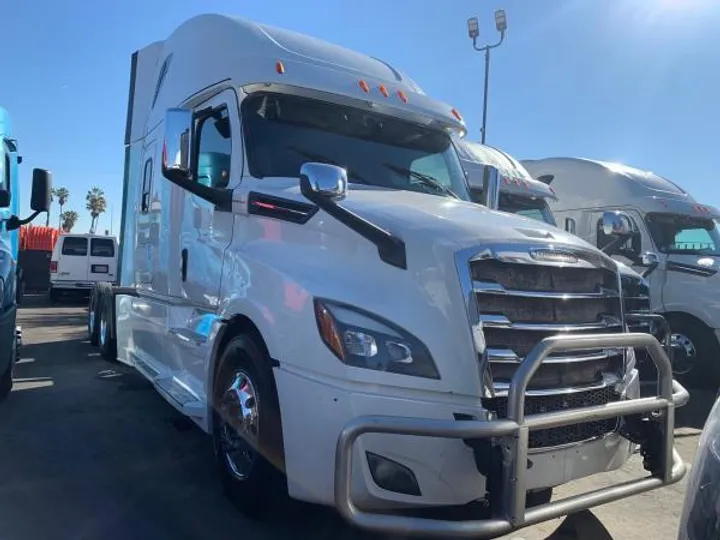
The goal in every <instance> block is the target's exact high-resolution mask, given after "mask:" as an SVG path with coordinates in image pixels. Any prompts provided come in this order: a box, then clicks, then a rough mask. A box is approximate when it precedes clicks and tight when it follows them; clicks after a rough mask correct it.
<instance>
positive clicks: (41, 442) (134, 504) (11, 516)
mask: <svg viewBox="0 0 720 540" xmlns="http://www.w3.org/2000/svg"><path fill="white" fill-rule="evenodd" d="M85 322H86V304H83V303H82V302H80V303H76V304H74V305H73V304H63V305H59V306H49V305H47V304H46V303H45V301H44V298H42V297H32V296H29V297H26V301H25V303H24V305H23V307H22V308H21V311H20V316H19V324H21V325H22V327H23V333H24V340H25V344H24V346H23V348H22V349H21V355H20V361H19V363H18V365H17V367H16V373H15V376H16V378H15V387H14V390H13V392H12V394H11V395H10V397H9V398H8V400H7V401H6V402H5V403H4V404H3V405H2V406H0V540H65V539H67V540H86V539H87V540H97V539H103V540H120V539H122V540H125V539H144V538H148V539H149V538H152V539H153V540H165V539H168V540H170V539H172V540H207V539H213V540H221V539H225V538H227V539H231V538H232V539H237V538H242V539H243V540H255V539H258V540H271V539H276V538H277V539H285V538H307V539H318V540H320V539H325V538H327V539H328V540H330V539H332V540H351V539H352V540H355V539H358V540H359V539H374V540H377V539H378V538H379V537H378V536H374V535H370V534H367V533H363V532H359V531H356V530H354V529H351V528H350V527H348V526H346V525H345V523H344V522H343V521H342V519H341V518H340V517H339V516H337V514H336V513H335V512H333V511H331V510H328V509H324V508H317V507H309V506H305V505H303V506H300V505H298V508H297V509H295V510H299V511H295V512H293V513H292V514H291V515H290V516H285V517H284V518H283V519H279V520H278V521H276V522H270V523H257V522H252V521H249V520H247V519H246V518H244V517H243V516H242V515H241V514H240V513H239V512H238V511H237V510H236V509H235V508H234V507H233V506H232V505H231V504H230V503H229V502H228V500H227V499H226V498H225V497H224V496H223V494H222V492H221V488H220V484H219V481H218V477H217V474H216V472H215V468H214V460H213V455H212V446H211V442H210V440H209V438H208V437H207V436H206V435H204V434H203V433H202V432H201V431H200V430H199V429H197V428H196V427H195V426H194V424H192V423H191V422H189V421H187V420H186V419H184V418H183V417H182V416H181V415H180V414H179V413H177V412H176V411H175V410H174V409H173V408H172V407H171V406H170V405H168V404H167V403H166V402H165V401H164V400H163V399H162V398H161V397H160V396H159V395H158V394H156V392H155V391H154V390H153V388H152V387H151V385H150V384H149V383H147V382H146V381H145V380H144V379H143V378H142V377H141V376H140V375H138V374H137V373H136V372H134V370H132V369H131V368H128V367H126V366H123V365H122V364H118V363H110V362H106V361H104V360H103V359H102V358H101V357H100V356H99V353H98V352H97V350H96V349H93V348H92V347H91V346H90V345H89V344H88V342H87V340H86V330H85ZM710 402H711V397H709V396H701V397H696V396H693V398H692V404H691V405H689V406H688V407H687V408H685V410H684V411H682V410H681V411H678V413H679V414H678V423H679V424H682V427H680V428H679V429H678V432H677V445H678V448H679V451H680V453H681V454H682V455H683V457H684V458H685V459H687V460H689V461H691V460H692V457H693V455H694V453H695V449H696V447H697V438H698V434H699V429H700V428H701V427H702V423H703V422H704V415H705V414H707V411H708V410H709V403H710ZM636 474H642V471H641V467H640V465H639V460H638V459H637V458H633V460H631V462H630V463H628V465H627V466H626V467H624V468H623V469H622V470H621V471H618V472H615V473H612V474H610V475H607V476H600V477H597V478H590V479H584V480H582V481H580V482H577V483H574V484H573V485H570V486H567V487H563V488H562V489H561V490H560V493H561V494H568V493H571V492H574V491H577V490H578V489H588V487H589V486H590V487H598V486H600V485H603V484H605V483H607V482H609V481H611V479H614V480H620V479H622V480H625V479H628V478H630V477H631V476H633V475H636ZM683 489H684V481H683V482H682V483H680V484H677V485H675V486H670V487H667V488H664V489H662V490H656V491H653V492H650V493H648V494H645V495H640V496H637V497H635V498H633V499H632V501H631V502H630V501H627V500H626V501H620V502H618V503H613V504H609V505H606V506H604V507H601V508H599V509H597V510H596V511H595V514H596V515H597V516H598V517H599V519H600V521H601V522H602V523H603V525H604V526H605V527H606V528H607V529H608V530H609V531H610V532H611V533H612V535H613V536H612V538H613V539H614V540H634V539H636V538H641V537H642V538H653V539H654V540H675V539H676V534H677V532H676V531H677V523H678V519H679V515H680V511H681V505H682V497H683ZM561 521H562V520H555V521H553V522H551V523H548V524H543V525H541V526H537V527H532V528H528V529H525V530H522V531H519V532H517V533H513V534H511V535H508V536H507V537H504V538H508V539H510V538H512V539H522V540H536V539H538V540H539V539H542V538H546V537H547V536H548V535H549V534H550V533H551V532H552V531H553V530H555V529H556V528H557V527H558V526H559V525H560V523H561ZM638 534H640V536H638ZM588 540H590V539H588Z"/></svg>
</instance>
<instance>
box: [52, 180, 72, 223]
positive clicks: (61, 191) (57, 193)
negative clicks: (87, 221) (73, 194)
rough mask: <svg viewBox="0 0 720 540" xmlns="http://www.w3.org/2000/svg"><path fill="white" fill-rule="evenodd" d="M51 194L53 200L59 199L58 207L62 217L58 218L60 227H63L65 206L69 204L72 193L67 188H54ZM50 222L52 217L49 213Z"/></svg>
mask: <svg viewBox="0 0 720 540" xmlns="http://www.w3.org/2000/svg"><path fill="white" fill-rule="evenodd" d="M51 193H52V198H53V199H55V198H57V202H58V206H60V215H59V216H58V226H59V227H62V220H63V217H62V215H63V206H65V203H67V200H68V198H69V197H70V192H69V191H68V189H67V188H64V187H59V188H57V189H55V188H53V190H52V191H51ZM76 219H77V218H76ZM49 220H50V215H49V212H48V221H49Z"/></svg>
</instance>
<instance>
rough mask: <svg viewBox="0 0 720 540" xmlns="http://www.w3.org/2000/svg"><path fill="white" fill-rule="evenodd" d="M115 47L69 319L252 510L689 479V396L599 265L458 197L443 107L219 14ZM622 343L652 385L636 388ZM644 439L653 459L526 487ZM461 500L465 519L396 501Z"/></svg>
mask: <svg viewBox="0 0 720 540" xmlns="http://www.w3.org/2000/svg"><path fill="white" fill-rule="evenodd" d="M131 66H132V67H131V82H130V97H129V105H128V121H127V130H126V137H125V143H126V144H125V152H126V154H125V164H126V166H125V179H124V195H123V216H122V227H121V229H122V230H121V235H122V236H121V241H120V261H119V268H120V270H119V272H120V275H119V281H120V286H118V287H113V286H111V285H110V284H107V283H105V284H101V285H98V286H97V287H96V289H95V290H94V292H93V294H92V296H91V301H90V306H89V314H88V315H89V316H88V326H89V328H88V330H89V332H90V335H91V338H92V337H93V336H97V341H98V343H99V345H100V347H101V351H102V354H103V355H104V356H105V357H106V358H108V359H113V360H114V359H117V360H119V361H120V362H123V363H126V364H129V365H132V366H135V367H136V368H137V370H138V371H139V372H140V373H142V374H143V375H144V376H145V377H146V378H147V379H148V380H149V381H151V382H152V384H153V385H154V386H155V388H156V389H157V391H158V392H159V393H160V394H161V395H162V396H163V397H164V398H165V399H166V400H167V401H168V402H169V403H170V404H172V405H173V406H174V407H175V408H177V410H179V411H180V412H181V413H182V414H184V415H186V416H187V417H188V418H190V419H192V420H193V421H194V422H195V423H196V424H197V425H198V426H199V427H200V428H201V429H203V430H204V431H206V432H207V433H208V434H210V435H212V437H213V440H214V443H215V449H216V455H217V461H218V465H219V471H220V475H221V476H222V480H223V483H224V485H225V488H226V491H227V493H228V494H229V495H230V497H232V498H233V500H235V501H236V503H237V504H238V505H239V506H240V507H241V508H242V509H243V511H244V512H246V513H247V514H248V515H252V516H258V517H262V516H267V515H270V516H276V515H277V512H278V511H279V510H280V509H281V507H280V506H278V503H277V502H278V501H279V500H282V499H283V498H284V497H287V496H288V495H289V496H290V497H291V498H294V499H299V500H304V501H310V502H314V503H320V504H324V505H329V506H333V507H335V508H337V509H338V510H339V511H340V513H341V514H342V515H343V516H344V517H345V518H346V519H347V520H348V521H349V522H350V523H352V524H355V525H357V526H360V527H364V528H366V529H370V530H375V531H384V532H389V533H402V534H420V535H433V534H435V535H441V536H446V537H470V536H475V537H495V536H499V535H502V534H504V533H506V532H509V531H511V530H513V529H516V528H520V527H523V526H527V525H530V524H533V523H537V522H540V521H544V520H547V519H551V518H553V517H557V516H561V515H565V514H567V513H569V512H573V511H575V510H578V509H581V508H588V507H591V506H594V505H597V504H602V503H604V502H609V501H611V500H616V499H620V498H623V497H626V496H630V495H632V494H635V493H639V492H643V491H647V490H651V489H654V488H658V487H661V486H663V485H665V484H670V483H673V482H676V481H678V480H679V479H680V478H681V477H682V476H683V475H684V472H685V465H684V463H683V462H682V460H681V459H680V458H679V456H678V455H677V453H676V452H675V451H674V448H673V426H674V410H675V407H677V406H680V405H682V404H684V402H685V401H686V400H687V392H685V391H684V389H683V388H682V387H681V386H680V385H679V384H677V383H675V382H674V381H673V380H672V374H671V371H670V364H669V360H668V359H667V357H666V355H665V354H664V352H663V350H662V347H661V346H660V344H659V343H658V341H657V340H655V339H654V338H653V337H652V336H649V335H646V334H637V333H628V332H627V327H626V325H625V322H624V320H623V315H624V309H625V307H624V306H625V299H624V293H625V291H624V289H623V287H622V282H621V279H620V274H619V272H618V266H617V263H616V262H615V261H613V260H612V259H611V258H610V257H607V256H606V255H604V254H603V253H602V252H600V251H599V250H597V249H596V248H594V247H592V246H590V245H589V244H587V243H586V242H584V241H582V240H581V239H579V238H577V237H575V236H573V235H570V234H567V233H565V232H563V231H561V230H558V229H557V228H555V227H551V226H547V225H544V224H541V223H537V224H534V226H529V223H528V221H527V220H526V219H524V218H521V217H518V216H513V215H509V214H505V213H501V212H495V211H491V210H488V209H487V208H483V207H482V206H480V205H477V204H474V203H472V202H470V200H469V194H468V193H467V184H466V180H465V176H464V174H463V170H462V167H461V165H460V162H459V158H458V155H457V153H456V151H455V148H454V146H453V143H452V138H453V137H454V136H456V135H457V134H461V133H463V132H464V131H465V125H464V123H463V121H462V118H461V116H460V114H459V113H458V112H457V111H456V110H454V109H453V108H452V107H451V106H449V105H446V104H444V103H441V102H438V101H435V100H433V99H431V98H430V97H428V96H426V95H425V94H424V93H423V92H422V91H421V89H420V88H419V87H418V86H417V85H416V84H414V83H413V82H412V81H411V80H410V79H408V78H407V76H406V75H404V74H403V73H402V72H401V71H400V70H398V69H396V68H394V67H393V66H390V65H389V64H387V63H385V62H383V61H381V60H377V59H373V58H369V57H367V56H364V55H362V54H359V53H356V52H352V51H349V50H346V49H344V48H341V47H337V46H335V45H331V44H328V43H325V42H323V41H320V40H317V39H314V38H310V37H307V36H304V35H300V34H297V33H294V32H289V31H286V30H281V29H278V28H273V27H269V26H265V25H260V24H255V23H252V22H248V21H245V20H242V19H237V18H232V17H226V16H220V15H203V16H198V17H196V18H193V19H191V20H189V21H188V22H186V23H184V24H183V25H181V26H180V27H179V28H178V29H177V30H175V31H174V32H173V34H172V35H171V36H170V37H169V38H168V39H167V40H165V41H159V42H156V43H153V44H151V45H148V46H147V47H144V48H142V49H140V50H139V51H137V52H136V53H134V54H133V56H132V64H131ZM488 172H489V177H490V178H491V179H495V185H496V186H497V182H496V180H497V171H496V170H494V169H488ZM492 191H493V192H496V190H492ZM488 193H490V191H488ZM636 346H638V347H639V346H646V347H648V349H649V350H650V351H651V352H652V354H653V358H654V360H655V361H656V362H657V365H658V369H659V372H660V384H659V392H658V394H659V395H658V396H657V397H651V398H642V399H640V398H637V396H638V376H637V370H636V369H635V367H634V355H633V352H632V347H636ZM510 351H513V352H514V354H515V357H514V358H511V357H510ZM578 360H582V362H579V361H578ZM586 367H587V368H590V369H585V368H586ZM651 411H660V414H657V415H655V414H651ZM638 444H639V445H640V450H641V452H642V453H643V454H644V455H645V458H646V465H647V469H648V471H649V472H650V475H649V476H647V477H645V478H638V479H636V480H635V481H633V482H630V483H626V484H621V485H609V486H607V487H605V488H603V489H600V490H599V491H594V492H592V493H584V494H580V495H578V496H576V497H573V498H570V499H564V500H561V501H553V502H550V503H546V504H540V505H538V506H534V507H531V508H527V506H532V504H533V501H532V500H531V499H532V497H530V499H528V497H527V494H528V493H530V494H531V495H532V494H533V493H536V492H538V491H540V492H542V491H543V490H547V489H548V488H551V487H553V486H557V485H561V484H564V483H566V482H569V481H571V480H573V479H576V478H580V477H585V476H588V475H592V474H595V473H600V472H604V471H608V470H613V469H616V468H618V467H620V466H622V464H623V463H625V461H626V460H627V459H628V458H629V457H630V456H631V454H632V453H633V452H634V451H635V449H636V448H637V445H638ZM477 501H485V502H486V503H487V508H488V510H489V512H488V514H487V515H485V516H483V518H482V519H478V518H477V517H474V518H472V519H469V520H465V521H444V520H436V519H430V518H429V517H428V516H417V515H414V516H411V515H408V514H407V510H418V509H428V508H438V507H457V506H463V505H472V503H476V502H477ZM534 502H537V501H534ZM542 502H546V501H542Z"/></svg>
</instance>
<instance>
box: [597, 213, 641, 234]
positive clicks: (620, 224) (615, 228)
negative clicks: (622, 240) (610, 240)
mask: <svg viewBox="0 0 720 540" xmlns="http://www.w3.org/2000/svg"><path fill="white" fill-rule="evenodd" d="M602 224H603V232H604V233H605V235H606V236H621V237H622V236H628V235H630V234H632V233H633V232H634V228H633V222H632V219H630V216H628V215H627V214H625V213H623V212H603V217H602Z"/></svg>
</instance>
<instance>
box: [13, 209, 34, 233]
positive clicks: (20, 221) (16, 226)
mask: <svg viewBox="0 0 720 540" xmlns="http://www.w3.org/2000/svg"><path fill="white" fill-rule="evenodd" d="M40 214H41V212H33V213H32V214H30V217H26V218H25V219H20V218H19V217H17V216H10V219H8V220H7V221H6V222H5V228H6V229H7V230H8V231H14V230H17V229H19V228H20V227H22V226H23V225H27V224H28V223H30V222H31V221H32V220H33V219H35V218H36V217H38V216H39V215H40Z"/></svg>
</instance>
